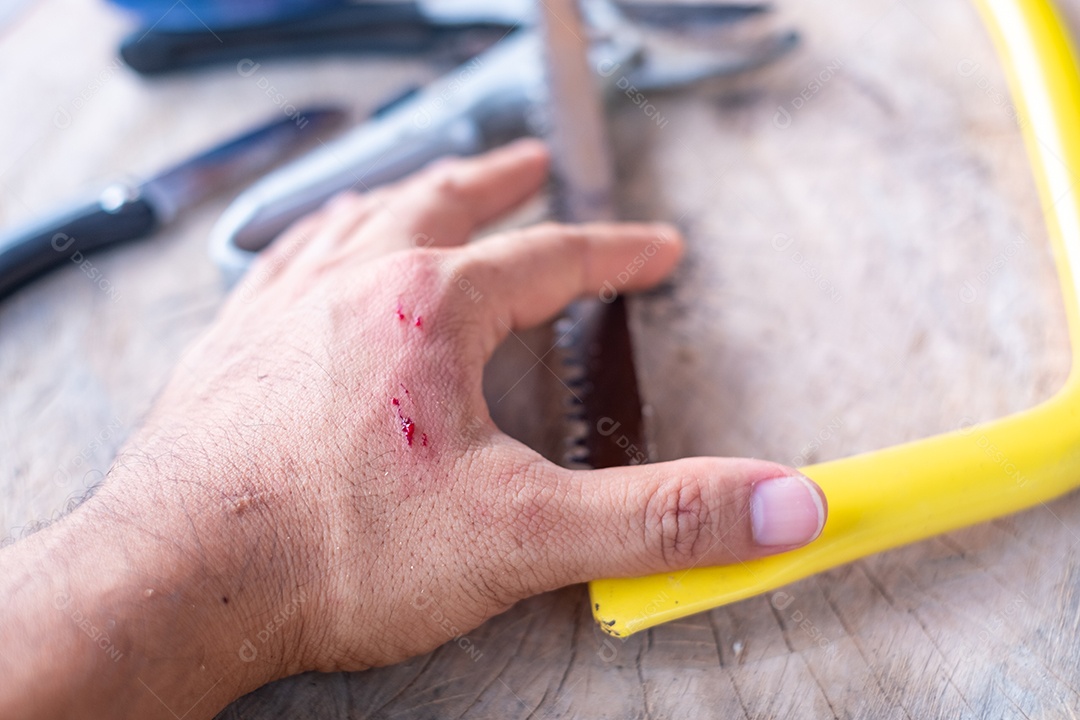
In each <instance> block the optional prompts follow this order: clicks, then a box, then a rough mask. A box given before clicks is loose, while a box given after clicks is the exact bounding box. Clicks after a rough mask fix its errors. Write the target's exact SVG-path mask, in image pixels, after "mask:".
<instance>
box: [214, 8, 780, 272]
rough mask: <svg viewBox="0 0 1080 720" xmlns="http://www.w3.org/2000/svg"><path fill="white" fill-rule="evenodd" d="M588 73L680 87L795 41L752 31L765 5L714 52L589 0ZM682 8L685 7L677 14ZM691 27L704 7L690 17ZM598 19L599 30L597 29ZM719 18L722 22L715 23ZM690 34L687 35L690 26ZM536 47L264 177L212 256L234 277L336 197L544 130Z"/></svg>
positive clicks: (528, 44)
mask: <svg viewBox="0 0 1080 720" xmlns="http://www.w3.org/2000/svg"><path fill="white" fill-rule="evenodd" d="M588 6H589V7H590V8H595V10H590V21H591V24H592V27H591V28H590V34H589V40H590V47H589V61H588V65H589V66H590V67H591V69H592V72H593V73H594V74H595V76H596V78H597V81H598V82H599V83H600V84H601V85H602V86H603V88H604V91H605V92H606V93H607V94H608V96H609V97H610V98H612V99H613V100H616V99H620V98H621V99H628V100H629V101H630V102H637V101H638V100H637V98H639V97H640V96H641V95H640V94H641V93H645V92H648V93H654V92H656V93H659V92H661V91H666V90H671V89H676V88H681V87H685V86H687V85H689V84H692V83H696V82H699V81H701V80H705V79H709V78H714V77H719V76H724V75H731V74H734V73H740V72H744V71H747V70H751V69H754V68H757V67H759V66H761V65H764V64H767V63H769V62H771V61H772V60H774V59H775V58H777V57H779V56H780V55H782V54H784V53H785V52H787V51H788V50H789V49H791V48H792V47H793V46H794V45H795V43H796V42H797V36H796V34H795V33H794V32H790V31H782V32H775V31H773V30H772V29H771V28H769V27H768V26H767V25H758V24H751V23H749V22H748V20H750V19H751V18H752V17H755V16H763V15H764V11H765V8H764V7H763V6H761V5H741V6H737V7H734V6H723V7H724V8H725V11H724V12H723V13H722V14H721V15H722V17H723V22H720V21H719V20H718V21H717V23H716V24H715V25H714V27H713V28H712V29H713V30H716V31H718V32H720V33H721V36H720V37H718V36H717V35H715V34H710V41H709V43H708V47H705V48H703V47H702V46H701V43H693V42H690V41H689V40H687V39H685V38H684V37H683V36H681V35H679V34H678V33H677V32H676V29H677V28H678V25H677V24H675V23H673V22H672V18H671V17H670V15H671V13H676V16H677V11H676V10H672V11H670V12H669V13H662V15H663V16H664V17H663V18H662V19H663V20H664V21H665V23H664V24H663V26H662V27H660V28H656V27H653V26H651V25H648V24H644V23H636V22H632V21H630V20H629V19H628V18H627V17H626V16H625V15H623V14H622V13H621V12H620V11H619V10H618V8H617V7H616V6H614V5H612V4H610V3H607V2H589V3H588ZM676 7H678V6H676ZM687 12H688V13H689V15H688V17H689V18H691V19H696V18H697V17H698V14H699V13H698V11H693V12H691V11H687ZM593 15H595V16H596V17H595V22H592V21H593V17H592V16H593ZM721 15H717V16H716V17H720V16H721ZM684 29H685V28H684ZM548 105H549V102H548V97H547V90H546V87H545V83H544V74H543V68H542V62H541V46H540V42H539V38H538V37H537V33H536V32H535V31H533V30H531V29H526V30H522V31H519V32H516V33H513V34H512V35H511V36H509V37H507V38H506V39H505V40H503V41H502V42H499V43H497V44H496V45H495V46H493V47H492V48H490V49H489V50H487V51H486V52H484V53H483V54H481V55H479V56H477V57H476V58H473V59H472V60H471V61H469V62H467V63H465V64H464V65H462V66H461V67H459V68H457V69H456V70H454V71H453V72H451V73H448V74H447V75H445V76H444V77H442V78H441V79H439V80H437V81H435V82H434V83H432V84H431V85H428V86H427V87H425V88H423V89H421V90H418V91H416V92H413V93H411V94H408V95H406V96H404V97H402V98H399V99H398V100H397V101H396V102H394V103H393V104H391V105H390V106H387V107H384V108H383V109H382V110H381V111H379V112H378V114H377V117H375V118H374V119H372V120H371V121H369V122H367V123H365V124H363V125H361V126H358V127H357V128H355V129H353V130H351V131H349V132H348V133H346V134H344V135H343V136H342V137H340V138H339V139H337V140H336V141H334V142H332V143H327V144H326V145H325V146H323V147H320V148H318V149H316V150H315V151H314V152H312V153H310V154H308V155H306V156H304V157H302V158H300V159H298V160H297V161H295V162H292V163H289V164H288V165H286V166H284V167H282V168H280V169H279V170H277V171H275V172H273V173H271V174H269V175H267V176H266V177H265V178H263V179H262V180H260V181H259V182H258V183H256V184H255V185H253V186H252V187H251V188H249V189H247V190H246V191H244V192H243V193H242V194H241V195H240V196H239V197H238V198H237V199H236V201H235V202H234V203H233V204H232V205H231V206H230V207H229V208H228V209H227V210H226V212H225V213H224V214H223V215H222V217H221V219H220V220H219V222H218V224H217V225H216V226H215V228H214V230H213V232H212V234H211V253H212V255H213V257H214V259H215V261H216V262H217V263H218V264H219V265H220V266H221V267H222V269H223V270H224V271H225V273H226V275H227V276H229V277H230V278H233V279H235V277H237V276H238V275H239V274H240V273H242V272H243V270H244V269H245V268H246V267H247V265H248V264H249V263H250V262H251V259H252V258H253V257H254V253H256V252H258V251H259V250H261V249H262V248H264V247H266V246H267V245H268V244H269V243H270V242H271V241H273V239H274V238H275V237H276V236H277V235H278V234H279V233H280V232H281V231H282V230H283V229H284V228H285V227H287V226H288V225H290V224H291V223H292V222H293V221H295V220H296V219H298V218H300V217H302V216H303V215H305V214H307V213H309V212H311V211H312V210H314V209H315V208H317V207H319V206H320V205H322V203H324V202H325V201H326V200H327V198H329V197H330V196H331V195H334V194H335V193H338V192H341V191H343V190H346V189H349V188H352V189H355V190H360V191H363V190H368V189H370V188H373V187H375V186H377V185H381V184H383V183H386V182H390V181H392V180H396V179H398V178H400V177H402V176H404V175H406V174H408V173H410V172H413V171H414V170H417V169H418V168H420V167H422V166H424V165H426V164H427V163H429V162H431V161H432V160H434V159H436V158H438V157H441V156H444V155H471V154H474V153H479V152H482V151H484V150H487V149H490V148H492V147H495V146H497V145H501V144H503V143H505V142H507V141H509V140H512V139H514V138H517V137H521V136H524V135H540V134H543V131H544V113H545V112H546V108H547V107H548Z"/></svg>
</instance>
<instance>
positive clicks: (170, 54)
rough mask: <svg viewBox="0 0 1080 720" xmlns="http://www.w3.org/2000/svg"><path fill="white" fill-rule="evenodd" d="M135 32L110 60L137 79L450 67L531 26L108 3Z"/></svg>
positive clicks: (633, 14)
mask: <svg viewBox="0 0 1080 720" xmlns="http://www.w3.org/2000/svg"><path fill="white" fill-rule="evenodd" d="M116 2H117V4H119V5H121V6H124V7H125V8H127V9H128V10H129V11H133V12H135V13H136V15H137V17H138V19H139V20H140V22H142V23H143V24H144V27H143V28H140V29H139V30H136V31H135V32H133V33H132V34H131V35H130V36H129V37H128V38H126V39H125V40H124V41H123V43H122V44H121V46H120V56H121V57H122V58H123V59H124V61H125V62H126V63H127V64H128V65H130V66H131V67H132V68H133V69H134V70H136V71H138V72H141V73H144V74H156V73H164V72H172V71H176V70H183V69H188V68H192V67H199V66H205V65H215V64H235V63H237V62H239V61H241V60H245V59H251V58H255V59H257V60H258V61H259V62H263V61H265V60H268V59H271V58H275V57H300V56H312V55H327V54H343V53H344V54H369V53H388V54H404V55H410V56H415V55H417V54H420V53H425V54H428V55H432V56H436V57H446V58H449V59H451V60H453V61H455V62H460V61H462V60H464V59H466V58H468V57H472V56H473V55H475V54H477V53H478V52H481V51H482V50H484V49H485V48H487V47H488V46H490V45H491V44H492V43H495V42H497V41H499V40H501V39H502V38H504V37H505V36H506V35H507V34H508V33H509V32H511V31H513V30H515V29H517V28H518V27H520V26H527V25H531V24H532V23H533V19H534V14H535V13H534V8H533V3H532V2H531V1H530V0H504V1H503V2H496V1H493V0H416V1H413V0H382V1H380V0H374V1H371V2H348V1H347V0H289V1H287V2H286V1H282V0H276V1H275V0H264V1H263V2H258V3H252V2H249V1H245V2H238V1H233V2H195V1H194V0H192V1H190V2H187V3H177V2H175V1H173V2H165V1H159V0H116ZM619 7H620V9H621V11H622V12H623V13H624V14H625V16H626V17H627V18H629V19H631V20H634V21H638V22H644V23H649V24H652V25H654V26H664V25H669V26H672V27H702V26H706V27H707V26H710V25H715V24H725V23H729V22H731V21H732V20H733V19H739V18H741V17H743V16H744V15H745V14H746V11H747V9H748V8H750V9H751V12H753V11H755V10H756V11H761V10H762V9H763V6H747V5H726V4H722V5H714V4H707V3H687V2H627V3H621V4H619Z"/></svg>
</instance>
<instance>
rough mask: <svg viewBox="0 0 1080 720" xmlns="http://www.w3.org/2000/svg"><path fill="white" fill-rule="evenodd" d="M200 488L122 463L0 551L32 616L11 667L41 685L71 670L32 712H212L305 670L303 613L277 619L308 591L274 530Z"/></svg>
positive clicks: (15, 599) (6, 591)
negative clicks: (298, 652)
mask: <svg viewBox="0 0 1080 720" xmlns="http://www.w3.org/2000/svg"><path fill="white" fill-rule="evenodd" d="M193 487H195V486H193V485H191V484H190V483H189V482H187V481H185V480H184V479H183V478H178V477H170V478H169V479H168V480H166V481H160V482H159V481H154V482H146V481H145V479H139V481H136V479H135V478H133V477H131V476H129V475H127V474H126V473H124V472H123V471H117V472H114V473H113V475H111V476H110V478H109V480H108V481H107V482H106V483H105V485H103V486H102V488H101V489H100V490H99V492H98V494H97V495H96V496H95V497H93V498H91V499H90V500H88V501H87V502H86V503H85V504H84V505H83V506H82V507H80V508H79V509H78V510H76V511H75V512H74V513H72V514H71V515H70V516H68V517H67V518H64V519H63V520H61V521H60V522H58V523H56V524H55V525H53V526H51V527H49V528H46V529H45V530H43V531H42V532H40V533H38V534H36V535H34V536H32V537H30V538H27V539H26V540H24V541H22V542H20V543H18V544H16V545H14V546H12V547H10V548H7V549H6V550H5V551H4V553H3V554H2V555H0V567H2V568H3V571H2V572H0V577H3V578H5V579H2V580H0V586H2V589H0V592H2V593H3V596H2V597H3V598H4V599H6V600H8V601H10V602H11V603H15V606H16V607H17V608H19V609H18V610H15V609H12V611H11V616H12V617H20V618H21V617H32V618H34V621H33V622H31V623H27V624H25V625H24V626H22V627H17V628H14V629H13V631H12V632H13V634H14V636H15V637H13V638H8V639H10V640H12V641H13V642H14V643H15V644H16V646H17V647H19V648H21V651H22V652H21V653H20V655H21V657H15V658H13V659H12V660H11V661H10V665H12V666H13V670H14V671H15V672H16V673H17V675H18V676H19V677H20V678H21V679H23V680H24V681H25V682H26V683H29V684H30V685H31V686H32V685H34V684H35V683H42V684H43V683H47V682H49V678H55V677H57V675H58V674H63V676H64V677H67V678H71V679H72V680H74V682H73V683H72V684H71V685H70V687H72V688H75V692H71V693H63V694H62V696H50V695H49V694H48V693H47V692H44V691H43V692H41V693H37V694H36V699H35V700H34V703H35V705H33V706H32V707H35V708H36V710H35V714H34V715H28V716H42V717H44V716H56V717H62V716H64V715H65V714H70V715H72V716H87V715H101V716H105V715H109V716H116V717H127V716H132V717H134V716H138V717H157V716H161V717H175V716H186V717H188V718H193V717H211V716H212V715H213V714H214V713H215V712H217V711H218V710H220V709H221V707H223V706H224V705H225V704H227V703H228V702H229V701H231V700H232V699H233V698H235V697H238V696H239V695H241V694H243V693H246V692H248V691H250V690H252V689H254V688H256V687H258V686H260V685H262V684H264V683H266V682H269V681H271V680H273V679H276V678H278V677H281V676H283V675H285V674H289V673H291V672H295V671H298V670H299V669H301V668H298V667H293V666H292V664H293V663H294V662H295V660H294V658H295V653H294V648H295V647H296V646H297V645H296V642H297V639H296V637H295V636H296V634H297V633H298V632H299V628H300V627H302V626H303V623H299V622H297V623H292V627H290V624H289V623H286V622H281V623H275V617H276V616H280V615H281V614H282V612H286V613H289V616H290V617H291V616H292V614H294V613H295V611H296V608H293V609H291V610H283V609H284V608H286V605H287V604H288V603H289V602H290V601H291V602H292V603H293V605H295V604H296V600H297V599H298V598H297V596H296V593H295V592H292V593H290V592H289V590H288V586H287V584H286V583H284V582H283V581H282V579H281V578H279V577H278V575H277V573H276V571H275V570H274V562H273V561H274V558H273V557H272V554H273V549H274V548H275V538H274V537H273V534H272V533H270V534H269V537H268V533H267V532H266V529H265V528H263V527H262V525H261V523H260V521H259V518H258V516H257V514H256V515H249V514H248V513H245V512H236V511H235V503H233V504H230V503H229V502H228V500H227V499H226V503H225V504H224V505H222V506H220V507H215V505H214V503H213V502H203V501H200V500H198V498H200V497H203V496H205V495H208V493H206V492H205V486H201V485H200V486H199V487H201V488H202V490H200V491H199V492H189V490H190V489H191V488H193ZM245 516H247V517H245ZM277 540H280V538H277ZM282 554H284V553H282ZM278 559H282V560H284V559H285V558H284V557H279V558H278ZM304 600H306V598H303V599H301V600H300V602H303V601H304ZM7 607H9V608H11V607H12V605H11V604H9V605H7ZM268 623H269V625H268ZM5 634H6V631H5ZM12 685H15V686H19V685H20V683H12ZM22 687H23V689H24V691H25V688H26V687H27V685H22ZM42 687H43V688H45V689H46V690H47V687H46V686H45V685H42ZM32 697H35V695H34V693H29V694H24V698H27V699H29V698H32ZM4 701H5V699H4V698H2V697H0V708H3V707H5V706H4V705H3V702H4ZM64 703H70V705H65V704H64ZM44 709H49V710H54V712H39V711H40V710H44ZM93 711H97V712H93ZM19 714H20V713H13V714H11V715H8V714H7V713H5V712H0V715H3V716H5V717H8V716H13V717H17V716H19ZM185 714H186V715H185Z"/></svg>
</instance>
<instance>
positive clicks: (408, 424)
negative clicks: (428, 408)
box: [390, 385, 427, 447]
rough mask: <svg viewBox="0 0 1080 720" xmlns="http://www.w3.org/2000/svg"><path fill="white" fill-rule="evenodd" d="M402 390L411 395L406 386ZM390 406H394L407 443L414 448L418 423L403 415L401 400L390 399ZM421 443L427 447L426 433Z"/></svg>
mask: <svg viewBox="0 0 1080 720" xmlns="http://www.w3.org/2000/svg"><path fill="white" fill-rule="evenodd" d="M401 389H402V390H404V391H405V394H406V395H408V394H409V390H408V389H407V388H406V387H405V386H404V385H402V386H401ZM390 404H391V405H393V406H394V410H395V412H396V414H397V420H398V426H399V428H400V430H401V434H402V435H403V436H404V437H405V442H406V443H407V444H408V445H409V447H412V444H413V436H415V435H416V423H414V422H413V421H412V418H411V417H408V416H406V415H403V414H402V413H401V401H400V400H398V399H397V398H390ZM421 441H422V443H423V444H424V445H425V446H426V445H427V434H426V433H425V434H424V435H423V436H422V437H421Z"/></svg>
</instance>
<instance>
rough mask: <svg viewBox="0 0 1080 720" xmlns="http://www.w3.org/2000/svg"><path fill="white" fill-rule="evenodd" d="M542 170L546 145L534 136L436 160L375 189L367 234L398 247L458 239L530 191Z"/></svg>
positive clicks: (536, 186)
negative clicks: (376, 194)
mask: <svg viewBox="0 0 1080 720" xmlns="http://www.w3.org/2000/svg"><path fill="white" fill-rule="evenodd" d="M547 172H548V153H547V149H546V148H545V147H544V144H543V143H542V142H541V141H539V140H535V139H527V140H519V141H516V142H513V143H510V144H509V145H506V146H505V147H502V148H499V149H498V150H493V151H491V152H487V153H484V154H483V155H478V156H475V157H467V158H448V159H444V160H440V161H438V162H436V163H435V164H434V165H432V166H430V167H428V168H426V169H425V170H421V171H420V172H419V173H417V174H416V175H414V176H412V177H410V178H408V179H406V180H403V181H401V182H399V183H397V184H395V185H391V186H388V187H386V188H383V189H382V190H381V191H380V192H379V196H380V198H385V202H384V203H382V204H381V206H380V207H378V210H377V212H376V214H375V216H373V217H372V218H371V219H370V222H369V224H368V226H367V229H368V230H369V231H371V232H369V233H368V235H369V236H371V237H382V238H388V239H390V241H391V242H395V243H400V244H401V246H402V247H413V246H419V247H429V246H450V245H460V244H462V243H464V242H465V241H466V240H468V239H469V236H470V235H471V234H472V232H473V231H474V230H476V229H477V228H478V227H480V226H482V225H484V224H486V223H488V222H491V221H492V220H495V219H497V218H498V217H500V216H501V215H504V214H506V213H508V212H510V211H511V210H513V209H514V208H515V207H517V206H518V205H520V204H521V203H523V202H525V201H526V200H528V199H529V198H530V197H532V196H533V195H535V194H536V192H537V191H538V190H540V188H541V187H543V185H544V182H545V181H546V180H547Z"/></svg>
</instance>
